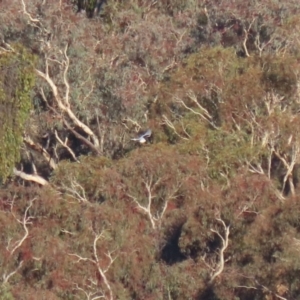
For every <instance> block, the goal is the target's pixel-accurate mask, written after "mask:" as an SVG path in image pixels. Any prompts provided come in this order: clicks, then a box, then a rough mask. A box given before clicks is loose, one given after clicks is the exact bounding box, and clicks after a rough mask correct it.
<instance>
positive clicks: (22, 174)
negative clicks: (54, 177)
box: [13, 168, 49, 185]
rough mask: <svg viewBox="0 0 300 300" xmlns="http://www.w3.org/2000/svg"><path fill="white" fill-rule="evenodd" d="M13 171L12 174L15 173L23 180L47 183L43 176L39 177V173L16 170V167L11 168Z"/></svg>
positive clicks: (41, 183)
mask: <svg viewBox="0 0 300 300" xmlns="http://www.w3.org/2000/svg"><path fill="white" fill-rule="evenodd" d="M13 173H14V175H16V176H18V177H20V178H22V179H24V180H27V181H33V182H36V183H38V184H40V185H47V184H48V183H49V182H48V181H47V180H46V179H44V178H43V177H41V176H39V175H36V174H35V175H32V174H27V173H25V172H22V171H18V170H17V169H16V168H14V169H13Z"/></svg>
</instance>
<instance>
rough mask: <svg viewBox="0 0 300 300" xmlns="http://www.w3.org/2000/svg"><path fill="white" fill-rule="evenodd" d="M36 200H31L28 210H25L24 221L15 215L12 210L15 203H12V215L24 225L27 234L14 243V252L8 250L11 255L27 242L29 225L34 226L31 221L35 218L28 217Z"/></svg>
mask: <svg viewBox="0 0 300 300" xmlns="http://www.w3.org/2000/svg"><path fill="white" fill-rule="evenodd" d="M35 200H36V198H34V199H32V200H30V203H29V205H28V206H27V207H26V210H25V212H24V216H23V219H22V220H20V219H18V218H17V217H16V216H15V215H14V213H13V211H12V209H13V203H14V202H12V204H11V213H12V215H13V216H14V218H15V219H16V220H17V221H18V222H19V223H20V224H22V226H23V228H24V231H25V234H24V236H23V237H22V238H21V239H20V240H19V241H16V242H15V243H14V246H13V249H12V250H8V251H9V252H10V255H12V254H14V252H15V251H16V250H17V249H18V248H20V247H21V245H22V244H23V243H24V241H25V240H26V239H27V237H28V234H29V231H28V228H27V225H29V224H32V223H31V222H30V220H31V219H33V217H28V211H29V209H30V208H31V206H32V205H33V202H34V201H35Z"/></svg>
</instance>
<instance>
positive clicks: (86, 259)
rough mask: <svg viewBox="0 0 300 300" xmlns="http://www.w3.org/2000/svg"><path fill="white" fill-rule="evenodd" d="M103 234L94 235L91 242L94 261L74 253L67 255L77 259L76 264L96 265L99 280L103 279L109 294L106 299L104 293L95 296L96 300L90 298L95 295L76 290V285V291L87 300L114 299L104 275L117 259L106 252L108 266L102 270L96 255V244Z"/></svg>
mask: <svg viewBox="0 0 300 300" xmlns="http://www.w3.org/2000/svg"><path fill="white" fill-rule="evenodd" d="M103 235H104V234H103V232H101V233H100V234H95V238H94V242H93V255H94V259H91V258H86V257H82V256H80V255H78V254H74V253H69V255H70V256H75V257H77V258H78V260H77V262H80V261H89V262H91V263H93V264H94V265H96V267H97V270H98V272H99V275H100V276H101V278H102V279H103V282H104V284H105V286H106V288H107V290H108V292H109V297H106V296H105V295H104V293H103V294H102V295H100V296H99V295H98V296H95V297H96V298H91V296H92V295H95V294H96V293H87V292H85V291H84V290H83V289H82V288H78V285H77V289H78V290H81V291H84V293H85V294H86V296H87V298H88V299H91V300H92V299H100V298H105V299H109V300H113V299H114V297H113V292H112V288H111V285H110V283H109V281H108V279H107V277H106V273H107V271H108V270H109V269H110V267H111V265H112V264H113V262H114V261H115V260H116V258H117V257H115V258H112V256H111V254H112V252H108V253H106V254H105V255H106V256H107V257H108V258H109V263H108V265H107V266H106V268H103V267H101V263H100V259H99V256H98V253H97V242H98V240H99V239H100V238H102V237H103Z"/></svg>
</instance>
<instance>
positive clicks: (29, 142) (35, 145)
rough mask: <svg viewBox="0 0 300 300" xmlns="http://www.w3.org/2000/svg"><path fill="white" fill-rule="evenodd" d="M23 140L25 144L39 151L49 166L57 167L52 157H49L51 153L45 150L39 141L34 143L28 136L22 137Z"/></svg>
mask: <svg viewBox="0 0 300 300" xmlns="http://www.w3.org/2000/svg"><path fill="white" fill-rule="evenodd" d="M23 141H24V142H25V144H26V145H28V146H29V147H30V148H31V149H33V150H35V151H37V152H39V153H41V154H42V155H43V156H44V158H45V159H46V160H47V161H48V163H49V166H50V167H51V168H52V169H53V170H54V169H56V167H57V164H56V162H55V161H54V159H53V158H52V157H51V155H50V154H49V153H48V152H47V150H46V149H45V148H44V147H42V146H41V145H40V144H39V143H35V142H34V141H33V140H32V139H31V138H30V137H29V136H25V137H24V138H23Z"/></svg>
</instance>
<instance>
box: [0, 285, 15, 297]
mask: <svg viewBox="0 0 300 300" xmlns="http://www.w3.org/2000/svg"><path fill="white" fill-rule="evenodd" d="M0 298H1V299H3V300H14V299H15V298H14V297H13V295H12V294H11V292H10V288H9V286H7V285H1V286H0Z"/></svg>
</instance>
